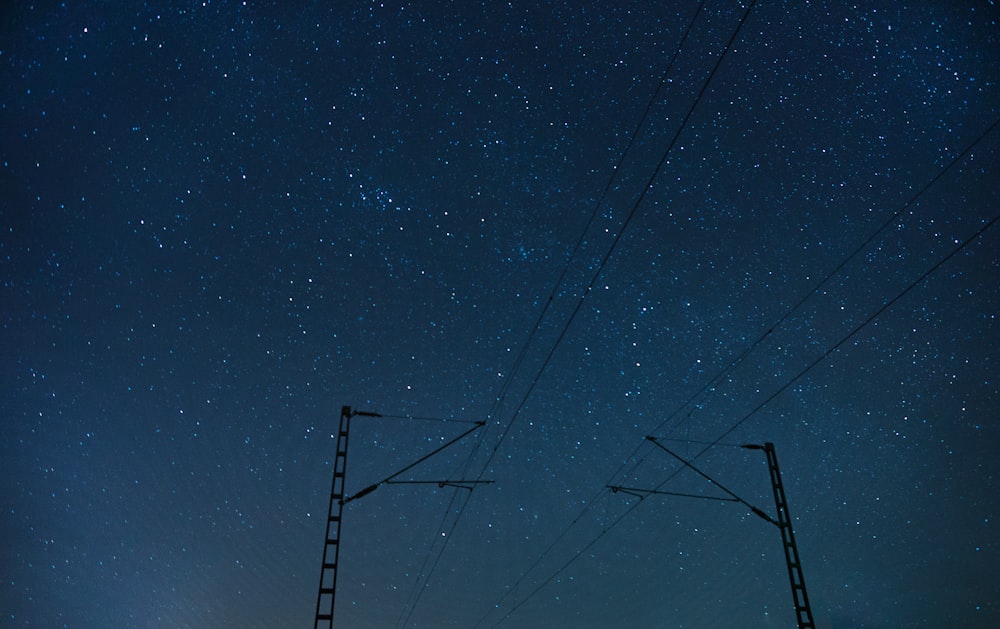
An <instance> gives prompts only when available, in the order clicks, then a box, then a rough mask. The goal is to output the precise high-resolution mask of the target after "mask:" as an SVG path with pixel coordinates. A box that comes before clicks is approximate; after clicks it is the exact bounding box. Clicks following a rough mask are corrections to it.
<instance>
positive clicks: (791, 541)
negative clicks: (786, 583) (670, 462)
mask: <svg viewBox="0 0 1000 629" xmlns="http://www.w3.org/2000/svg"><path fill="white" fill-rule="evenodd" d="M646 439H647V440H649V441H651V442H652V443H653V444H654V445H655V446H657V447H658V448H660V449H661V450H663V451H664V452H666V453H667V454H669V455H670V456H672V457H674V458H675V459H677V460H678V461H680V462H681V463H683V464H684V465H685V466H686V467H688V468H690V469H691V470H693V471H694V472H695V473H696V474H698V475H699V476H701V477H702V478H704V479H706V480H707V481H708V482H710V483H712V484H713V485H715V486H716V487H718V488H719V489H721V490H722V491H724V492H726V493H727V494H729V496H730V497H729V498H724V497H722V496H703V495H697V494H687V493H680V492H676V491H664V490H661V489H640V488H637V487H623V486H621V485H609V486H608V487H609V488H610V489H611V491H613V492H619V491H620V492H622V493H626V494H630V495H632V496H636V497H638V498H639V499H640V500H641V499H643V498H645V497H646V496H648V495H652V494H662V495H668V496H682V497H685V498H702V499H705V500H721V501H723V502H738V503H740V504H742V505H744V506H746V507H747V508H749V509H750V511H751V512H752V513H754V514H755V515H757V516H758V517H760V518H761V519H763V520H766V521H768V522H770V523H771V524H773V525H775V526H777V527H778V529H779V530H780V531H781V542H782V546H783V548H784V551H785V565H786V566H787V567H788V578H789V580H790V581H791V584H792V598H793V599H794V604H795V618H796V621H797V622H798V626H799V629H816V623H815V622H813V616H812V609H811V608H810V607H809V596H808V594H807V593H806V582H805V577H804V576H803V574H802V562H801V560H800V559H799V549H798V546H796V545H795V532H794V531H793V530H792V518H791V516H790V515H789V513H788V501H787V500H786V499H785V487H784V485H783V484H782V482H781V470H780V469H779V468H778V457H777V455H776V454H775V452H774V444H773V443H771V442H770V441H768V442H767V443H765V444H764V445H762V446H761V445H757V444H744V445H742V446H740V447H741V448H746V449H748V450H763V451H764V453H765V454H766V455H767V467H768V470H770V473H771V488H772V489H773V491H774V505H775V508H776V509H777V512H778V519H777V520H775V519H774V518H772V517H771V516H769V515H768V514H766V513H764V511H762V510H761V509H758V508H757V507H755V506H753V505H752V504H750V503H749V502H747V501H746V500H743V499H742V498H740V497H739V496H737V495H736V494H734V493H733V492H731V491H729V490H728V489H726V488H725V487H723V486H722V485H721V484H720V483H719V481H717V480H715V479H714V478H712V477H711V476H709V475H708V474H706V473H704V472H702V471H701V470H699V469H698V468H697V467H695V466H694V464H692V463H691V462H689V461H688V460H686V459H684V458H683V457H681V456H680V455H678V454H676V453H674V452H673V451H672V450H670V449H669V448H667V447H666V446H665V445H663V444H662V443H660V442H659V441H657V440H656V437H646Z"/></svg>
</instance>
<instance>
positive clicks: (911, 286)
mask: <svg viewBox="0 0 1000 629" xmlns="http://www.w3.org/2000/svg"><path fill="white" fill-rule="evenodd" d="M998 122H1000V121H998ZM998 122H995V123H994V124H993V125H991V126H990V127H989V128H988V129H987V131H986V132H985V133H983V134H981V135H980V136H979V137H978V138H977V139H976V140H975V141H974V142H973V145H975V144H978V143H979V142H980V141H981V140H982V139H983V138H984V137H985V136H986V135H988V134H989V132H990V131H992V130H993V129H994V128H995V127H996V126H997V124H998ZM970 146H971V145H970ZM968 153H969V149H966V150H965V151H963V152H962V153H961V155H963V156H964V155H967V154H968ZM953 165H954V162H952V163H949V164H948V165H947V166H945V167H944V169H943V170H947V169H950V168H951V167H952V166H953ZM941 174H943V172H942V173H939V174H938V175H937V176H935V177H934V179H933V180H932V181H938V180H939V179H940V178H941ZM929 188H930V187H929V186H924V187H923V188H921V191H920V193H919V194H920V195H922V194H924V193H925V192H926V191H927V190H928V189H929ZM918 196H919V195H918ZM915 200H916V197H914V199H911V200H910V201H909V202H908V203H907V205H909V204H911V203H913V201H915ZM998 221H1000V215H997V216H994V217H993V218H992V219H990V220H988V221H986V222H985V223H984V224H983V225H982V226H981V227H980V228H979V229H978V230H976V232H975V233H973V234H972V235H971V236H969V237H967V238H966V239H965V240H963V241H962V242H961V243H960V244H958V246H956V247H955V248H953V249H952V250H951V251H950V252H949V253H948V254H947V255H946V256H944V257H943V258H941V259H940V260H938V261H937V262H936V263H935V264H934V265H932V266H931V267H930V268H928V269H927V270H926V271H924V272H923V273H922V274H921V275H920V276H919V277H917V278H916V279H914V280H913V281H912V282H911V283H910V284H908V285H907V286H906V287H904V288H903V289H902V290H901V291H900V292H899V293H897V294H896V295H895V296H894V297H892V298H891V299H889V300H888V301H886V302H885V303H884V304H883V305H882V306H881V307H880V308H878V309H877V310H876V311H875V312H873V313H872V314H871V315H869V316H868V317H867V318H866V319H865V320H864V321H862V322H861V323H860V324H858V325H857V326H855V327H854V328H853V329H851V330H850V331H849V332H848V333H847V334H846V335H845V336H843V337H842V338H841V339H840V340H839V341H837V343H835V344H834V345H832V346H831V347H830V348H828V349H827V350H826V351H824V352H823V353H822V354H821V355H820V356H819V357H817V358H816V359H815V360H813V361H811V362H810V363H809V364H807V365H806V366H805V367H804V368H803V369H802V370H800V371H799V372H798V373H796V374H795V375H794V376H793V377H792V378H791V379H789V380H788V381H787V382H785V384H783V385H782V386H780V387H779V388H778V389H776V390H775V391H774V392H773V393H771V394H770V395H769V396H768V397H767V398H765V399H764V400H763V401H762V402H760V403H759V404H758V405H757V406H755V407H754V408H753V409H752V410H750V411H749V412H748V413H747V414H746V415H744V416H743V417H742V418H741V419H739V420H738V421H737V422H735V423H734V424H733V425H732V426H730V427H729V428H728V429H726V430H725V431H724V432H723V433H722V434H720V435H719V436H718V437H717V438H716V439H714V440H713V441H711V442H708V444H707V445H705V447H704V448H702V449H701V450H700V451H698V453H697V454H695V455H694V456H693V457H692V460H695V459H697V458H699V457H700V456H701V455H703V454H704V453H705V452H707V451H708V450H709V449H711V448H712V447H714V446H715V445H717V444H718V443H719V442H721V441H722V440H723V439H725V438H726V437H727V436H729V435H730V434H731V433H732V432H733V431H735V430H736V429H737V428H739V427H740V426H741V425H743V424H744V423H745V422H746V421H747V420H749V419H750V418H751V417H753V416H754V415H756V414H757V413H758V412H759V411H760V410H761V409H763V408H764V407H765V406H767V405H768V404H769V403H770V402H771V401H773V400H774V399H775V398H777V397H778V396H779V395H780V394H781V393H783V392H784V391H786V390H788V389H789V388H790V387H791V386H792V385H793V384H795V382H797V381H798V380H799V379H801V378H802V377H803V376H805V375H806V374H807V373H808V372H809V371H811V370H812V369H813V368H814V367H816V366H817V365H818V364H820V363H821V362H823V361H824V360H826V359H827V358H828V357H829V356H830V355H832V354H833V353H834V352H835V351H837V350H838V349H839V348H840V347H842V346H843V345H844V343H846V342H847V341H849V340H850V339H851V338H853V337H854V336H855V335H856V334H857V333H858V332H860V331H861V330H862V329H864V328H865V327H867V326H868V325H869V324H871V323H872V322H873V321H875V320H876V319H877V318H878V317H879V316H881V315H882V314H883V313H884V312H885V311H886V310H888V309H889V308H891V307H892V306H893V305H894V304H895V303H897V302H898V301H899V300H900V299H902V298H903V297H904V296H906V295H907V294H908V293H910V291H912V290H913V289H914V288H916V287H917V286H919V285H920V284H921V283H923V282H924V281H925V280H926V279H927V278H928V277H930V276H931V275H932V274H933V273H934V272H936V271H937V270H938V269H940V268H941V267H942V266H943V265H944V264H945V263H947V262H948V261H949V260H951V259H952V258H953V257H955V255H957V254H958V253H960V252H961V251H963V250H964V249H966V248H967V247H968V246H969V245H971V244H972V243H974V242H975V241H976V240H978V239H979V238H980V237H982V235H983V234H985V233H986V232H987V231H988V230H989V229H990V228H991V227H993V225H995V224H996V223H997V222H998ZM646 441H648V439H647V440H644V441H643V443H646ZM637 451H638V448H636V450H635V451H633V454H632V455H631V456H635V453H636V452H637ZM682 469H683V468H681V469H679V470H677V471H675V472H674V473H672V474H670V475H668V476H667V477H666V478H665V479H664V480H663V481H662V482H660V483H659V484H658V485H657V486H656V487H655V488H654V489H655V490H660V489H661V488H662V487H663V486H664V485H666V484H667V483H668V482H669V481H670V480H672V479H673V478H674V477H675V476H676V475H677V474H679V473H680V472H681V471H682ZM620 470H621V468H619V471H620ZM616 475H617V472H616ZM612 479H613V477H612ZM610 482H611V481H609V484H610ZM641 503H642V501H635V502H633V503H632V504H631V505H630V506H629V507H628V508H627V509H626V510H625V511H624V512H623V513H622V514H621V515H619V516H618V517H617V518H615V519H614V520H613V521H612V522H611V523H610V524H609V525H608V526H607V527H605V528H604V530H603V531H601V533H599V534H598V535H596V536H595V537H594V538H593V539H592V540H591V541H590V542H588V543H587V544H586V545H584V546H583V547H582V548H580V549H579V550H578V551H577V552H576V553H575V554H573V555H572V556H571V557H570V558H569V560H567V561H566V562H565V563H564V564H562V565H561V566H560V567H559V568H558V569H557V570H556V571H555V572H553V573H552V574H551V575H550V576H549V577H548V578H546V579H545V580H544V581H542V582H541V583H540V584H539V585H538V586H537V587H536V588H535V589H533V590H532V591H531V592H530V593H529V594H528V595H527V596H525V597H524V598H522V599H521V600H520V601H518V602H517V604H515V605H514V606H513V607H512V608H511V609H510V610H508V612H507V614H506V615H504V616H503V617H502V618H501V619H500V620H499V621H497V622H496V623H495V624H494V625H492V626H493V627H496V626H498V625H499V624H501V623H502V622H503V621H504V620H506V619H507V618H508V617H510V616H511V615H512V614H513V613H514V612H516V611H517V610H518V609H519V608H520V607H521V606H522V605H524V604H525V603H526V602H528V601H529V600H530V599H531V598H533V597H534V596H535V595H537V594H538V593H539V592H540V591H541V590H542V589H544V588H545V586H547V585H548V584H549V583H551V582H552V581H553V580H555V579H556V577H558V576H559V575H560V574H562V573H563V572H564V571H565V570H566V569H567V568H569V567H570V566H571V565H573V563H575V562H576V561H577V560H578V559H579V558H580V557H582V556H583V555H584V553H586V552H587V551H588V550H589V549H590V548H592V547H593V546H594V544H596V543H597V542H598V541H599V540H600V539H602V538H603V537H604V536H605V535H607V534H608V533H610V532H611V531H612V530H614V528H615V527H617V526H618V524H620V523H621V522H622V521H623V520H624V519H625V518H626V517H627V516H628V515H629V514H631V513H632V511H633V510H635V509H636V508H638V506H639V505H640V504H641ZM593 504H594V501H590V502H588V503H587V505H586V506H585V507H584V508H583V510H582V512H581V513H580V515H578V516H577V517H576V518H575V519H574V520H573V521H572V522H571V523H570V525H569V526H568V527H567V528H566V529H565V530H563V532H562V533H560V535H559V537H558V538H557V539H562V538H563V537H564V536H565V535H566V534H567V533H568V532H569V530H570V529H571V528H572V527H573V526H574V525H575V524H576V523H577V522H578V521H580V519H581V518H582V517H583V515H584V514H585V513H586V512H587V511H589V510H590V509H591V507H592V506H593ZM555 545H556V544H555V543H553V544H552V545H550V546H549V547H548V548H547V549H546V550H545V551H544V552H543V555H542V557H544V555H546V554H548V553H549V552H550V551H551V550H552V549H553V548H554V547H555ZM542 557H539V559H538V560H537V561H536V562H535V563H534V564H533V565H532V568H529V570H528V571H527V572H525V573H524V574H522V576H521V579H518V582H517V583H520V581H521V580H522V579H523V578H524V577H525V576H526V575H527V574H528V573H530V572H531V570H532V569H533V568H534V567H535V566H537V565H538V564H539V563H541V560H542ZM512 589H516V587H515V588H512ZM505 598H506V595H505V596H504V597H503V598H501V599H500V601H498V602H497V604H496V605H499V604H500V603H501V602H502V601H503V600H504V599H505ZM484 620H485V617H484ZM481 623H482V620H480V624H481ZM477 626H478V625H477Z"/></svg>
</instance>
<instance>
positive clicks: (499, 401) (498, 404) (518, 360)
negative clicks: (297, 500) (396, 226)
mask: <svg viewBox="0 0 1000 629" xmlns="http://www.w3.org/2000/svg"><path fill="white" fill-rule="evenodd" d="M705 2H706V0H701V1H700V2H699V3H698V6H697V8H696V9H695V11H694V13H693V14H692V16H691V20H690V21H689V22H688V24H687V26H686V27H685V29H684V32H683V34H682V35H681V39H680V41H679V42H678V44H677V48H676V49H675V50H674V52H673V54H672V55H671V57H670V59H669V61H668V62H667V66H666V69H665V70H664V71H663V74H662V75H661V77H660V81H659V83H658V84H657V86H656V89H655V90H654V91H653V95H652V96H651V97H650V99H649V101H648V102H647V104H646V108H645V109H644V110H643V113H642V116H640V118H639V122H638V123H637V124H636V126H635V128H634V129H633V131H632V133H631V134H630V135H629V139H628V142H627V143H626V145H625V148H624V150H623V151H622V153H621V155H620V156H619V158H618V161H617V163H616V164H615V166H614V168H613V169H612V172H611V176H610V177H609V178H608V182H607V184H606V185H605V186H604V190H603V191H602V192H601V195H600V197H599V198H598V200H597V203H596V204H595V205H594V209H593V210H592V211H591V213H590V217H589V218H588V220H587V223H586V225H585V226H584V228H583V230H582V231H581V233H580V237H579V238H578V239H577V241H576V244H575V245H574V246H573V250H572V251H571V253H570V255H569V257H568V258H567V261H566V264H565V265H564V266H563V269H562V272H561V273H560V275H559V278H558V279H557V280H556V282H555V284H554V285H553V288H552V291H551V292H550V294H549V297H548V299H547V300H546V302H545V304H544V306H543V307H542V310H541V312H540V313H539V314H538V317H537V318H536V320H535V323H534V325H533V326H532V329H531V332H530V333H529V334H528V337H527V339H526V340H525V342H524V344H523V345H522V346H521V348H520V350H519V351H518V354H517V356H516V357H515V359H514V363H513V365H512V366H511V369H510V371H509V372H508V376H507V378H505V379H504V382H503V384H502V385H501V387H500V391H499V393H498V394H497V396H496V398H495V399H494V401H493V404H492V405H491V407H490V410H489V413H488V415H487V421H490V420H492V419H493V418H494V417H498V416H499V415H500V413H501V411H502V407H503V403H504V401H505V400H506V398H507V394H508V392H509V389H510V387H511V385H512V383H513V382H514V380H515V376H516V375H517V373H519V372H520V370H521V366H522V364H523V363H524V359H525V357H526V355H527V352H528V349H529V348H530V347H531V345H532V344H533V343H534V339H535V336H536V335H537V334H538V331H539V329H540V328H541V325H542V323H543V322H544V321H545V318H546V316H547V315H548V312H549V309H550V307H551V306H552V304H553V302H554V301H555V297H556V295H557V294H558V293H559V290H560V289H561V288H562V286H563V284H564V282H565V280H566V276H567V275H568V273H569V269H570V266H571V264H572V262H573V260H574V259H576V257H577V255H578V253H579V252H580V249H581V248H582V247H583V244H584V242H585V240H586V237H587V234H588V233H589V232H590V229H591V227H592V226H593V224H594V221H595V220H596V219H597V217H598V215H599V213H600V210H601V208H602V207H604V202H605V200H606V199H607V197H608V195H609V194H610V192H611V190H612V188H613V186H614V182H615V181H616V180H617V179H618V177H619V174H620V173H621V172H622V166H623V164H624V162H625V160H626V159H627V157H628V156H629V154H630V153H631V151H632V147H633V145H634V144H635V141H636V138H637V137H638V135H639V132H640V130H641V129H642V128H643V127H644V126H645V125H646V120H647V119H648V118H649V114H650V112H651V111H652V109H653V106H654V105H655V104H656V103H657V102H658V101H659V99H660V93H661V92H662V90H663V87H664V86H665V85H666V83H667V81H668V79H669V76H670V74H671V72H672V71H673V67H674V63H675V62H676V60H677V57H678V56H679V55H680V51H681V49H682V48H683V47H684V44H685V43H686V42H687V39H688V36H689V35H690V33H691V29H692V27H693V26H694V23H695V22H696V20H697V18H698V16H699V15H700V14H701V12H702V9H703V8H704V6H705ZM724 55H725V53H723V56H724ZM709 80H711V76H710V77H709ZM699 97H700V95H699ZM688 115H689V116H690V112H689V114H688ZM686 121H687V119H686V118H685V120H684V122H682V123H681V128H682V129H683V126H684V124H685V123H686ZM678 133H679V132H678ZM676 139H677V138H676V136H675V137H674V141H676ZM662 164H663V163H662V162H661V163H660V166H659V167H662ZM659 167H658V169H659ZM640 201H641V199H640ZM636 207H638V202H637V203H636ZM634 212H635V210H634V209H633V214H634ZM630 219H631V216H630V217H629V220H630ZM628 222H629V221H628V220H626V221H625V223H624V225H623V226H622V228H621V229H620V230H619V232H618V236H617V237H616V238H615V242H617V240H618V238H620V237H621V234H622V233H623V232H624V231H625V227H626V226H627V225H628ZM613 249H614V244H612V250H613ZM608 257H610V251H609V253H608V255H606V256H605V258H604V260H603V261H602V263H601V266H600V267H599V268H598V270H597V272H596V273H595V275H594V277H593V278H592V280H591V282H590V286H588V288H587V290H586V291H584V293H583V294H582V295H581V297H580V299H579V301H578V303H577V307H576V309H575V310H574V311H573V313H572V314H571V315H570V317H569V319H568V320H567V322H566V323H565V325H564V327H563V332H562V333H561V334H560V335H559V337H558V339H557V340H556V342H555V345H554V346H553V348H552V351H551V352H550V353H549V358H551V356H552V353H553V352H554V351H555V348H556V347H557V346H558V345H559V343H560V342H561V341H562V337H563V335H565V332H566V329H568V327H569V325H570V324H571V323H572V321H573V318H574V317H575V316H576V313H577V311H578V310H579V309H580V305H581V304H582V302H583V299H584V298H585V297H586V295H587V293H588V292H589V291H590V288H591V287H592V286H593V284H594V282H596V280H597V277H598V276H599V275H600V272H601V269H602V268H603V266H604V263H605V262H606V261H607V258H608ZM548 362H549V361H548V358H547V359H546V361H545V363H543V365H542V366H541V368H540V369H539V371H538V373H537V374H536V375H535V377H534V378H533V379H532V384H531V387H530V388H529V390H528V392H527V393H526V394H525V396H524V397H523V399H522V401H521V403H520V404H519V406H518V408H517V410H516V411H515V413H514V414H513V415H512V417H511V418H510V420H509V421H508V422H507V424H506V426H505V428H504V430H503V431H502V432H501V434H500V437H499V438H498V439H497V441H496V443H495V444H494V446H493V449H492V450H491V452H490V454H489V456H488V457H487V459H486V462H485V463H484V464H483V466H482V469H481V470H480V472H479V474H478V476H477V479H481V478H482V476H483V474H485V473H486V470H487V469H488V468H489V464H490V462H491V461H492V459H493V457H494V456H495V455H496V452H497V451H498V450H499V448H500V445H501V443H502V442H503V441H504V439H505V438H506V437H507V435H508V434H509V432H510V430H511V428H512V426H513V425H514V422H515V421H516V419H517V416H518V414H519V412H520V409H521V407H523V406H524V404H525V402H526V400H527V398H528V396H530V394H531V391H532V390H533V389H534V384H535V383H536V382H537V381H538V379H539V377H540V376H541V373H542V371H544V370H545V367H546V366H547V365H548ZM484 436H485V431H484ZM482 441H483V438H480V439H477V440H476V445H475V446H474V449H473V451H472V453H471V454H470V455H469V459H468V462H469V464H470V466H471V462H472V460H473V458H474V457H475V455H476V452H477V450H478V448H479V446H480V444H481V443H482ZM467 469H468V468H467ZM455 495H457V494H455ZM470 499H471V494H467V495H466V496H465V500H464V501H462V504H461V505H460V506H459V509H458V513H457V515H456V516H455V519H454V521H453V522H452V525H451V528H450V529H449V532H448V534H447V535H445V537H444V540H445V541H444V542H443V543H442V545H441V548H440V550H439V551H438V553H437V557H436V558H435V560H434V561H433V563H432V564H431V568H430V573H428V574H427V575H426V577H425V578H424V581H423V583H424V585H423V586H421V585H420V579H419V578H418V579H417V581H416V582H415V584H414V590H413V591H415V592H416V594H415V595H414V594H412V593H411V595H410V597H409V598H412V601H413V602H412V603H408V605H407V607H408V608H409V611H406V608H404V615H403V616H402V617H401V618H402V621H401V624H400V626H401V627H405V626H406V624H408V623H409V619H410V617H411V616H412V614H413V612H414V610H415V609H416V606H417V604H418V603H419V601H420V597H421V596H422V593H423V588H424V587H426V584H427V581H428V580H429V579H430V574H431V573H433V571H434V569H435V568H436V566H437V564H438V562H439V561H440V559H441V556H442V555H443V553H444V550H445V548H446V547H447V545H448V541H449V540H450V539H451V537H452V533H453V532H454V530H455V528H456V527H457V526H458V522H459V520H460V519H461V517H462V514H463V513H464V511H465V508H466V505H467V504H468V502H469V500H470ZM453 502H454V501H452V503H449V508H448V511H449V512H450V510H451V507H452V505H453ZM447 513H448V512H446V514H445V519H444V520H442V528H443V525H444V521H445V520H446V519H447ZM430 552H433V548H432V549H431V551H429V554H430ZM429 554H428V557H429ZM423 565H424V566H426V565H427V559H425V560H424V564H423ZM418 588H419V590H418ZM409 598H408V600H409Z"/></svg>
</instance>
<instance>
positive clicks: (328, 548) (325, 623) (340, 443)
mask: <svg viewBox="0 0 1000 629" xmlns="http://www.w3.org/2000/svg"><path fill="white" fill-rule="evenodd" d="M355 416H362V417H383V415H381V414H379V413H370V412H365V411H352V410H351V407H350V406H344V407H341V409H340V427H339V428H338V429H337V453H336V456H335V457H334V460H333V484H332V486H331V488H330V508H329V510H328V513H327V518H326V541H325V543H324V545H323V563H322V565H321V568H320V573H319V594H318V595H317V596H316V621H315V623H314V624H313V627H314V629H319V628H320V627H325V628H327V629H332V627H333V604H334V602H335V600H336V595H337V574H338V572H339V563H340V545H341V539H340V525H341V522H342V519H343V515H344V505H345V504H347V503H348V502H351V501H352V500H357V499H358V498H362V497H364V496H367V495H368V494H370V493H372V492H373V491H375V490H376V489H378V488H379V487H381V486H382V485H403V484H435V485H437V486H438V487H455V488H460V489H468V490H472V488H473V486H474V485H477V484H484V483H492V482H493V481H490V480H450V479H449V480H430V481H424V480H419V481H406V480H403V481H397V480H393V479H395V478H396V477H397V476H400V475H401V474H403V473H404V472H407V471H408V470H410V469H412V468H413V467H416V466H417V465H419V464H420V463H423V462H424V461H426V460H427V459H429V458H431V457H432V456H434V455H435V454H437V453H438V452H441V451H442V450H444V449H445V448H447V447H448V446H450V445H452V444H454V443H456V442H458V441H460V440H461V439H463V438H464V437H465V436H467V435H469V434H471V433H472V432H474V431H476V430H478V429H479V428H482V427H483V426H484V425H485V424H486V422H482V421H477V422H466V423H474V424H475V425H474V426H473V427H472V428H469V429H468V430H466V431H465V432H463V433H462V434H460V435H458V436H457V437H455V438H454V439H452V440H451V441H448V442H447V443H445V444H443V445H441V446H439V447H437V448H435V449H434V450H433V451H431V452H429V453H427V454H425V455H424V456H422V457H420V458H419V459H417V460H416V461H414V462H413V463H410V464H409V465H407V466H406V467H404V468H403V469H401V470H399V471H398V472H396V473H394V474H390V475H389V476H387V477H386V478H384V479H382V480H380V481H379V482H377V483H374V484H371V485H368V486H367V487H365V488H364V489H362V490H361V491H359V492H357V493H356V494H354V495H352V496H347V495H345V494H344V482H345V476H346V472H347V440H348V438H349V436H350V431H351V418H352V417H355Z"/></svg>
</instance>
